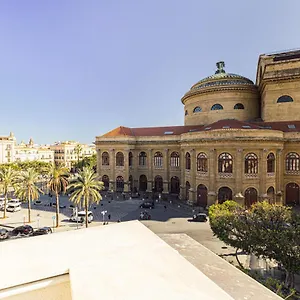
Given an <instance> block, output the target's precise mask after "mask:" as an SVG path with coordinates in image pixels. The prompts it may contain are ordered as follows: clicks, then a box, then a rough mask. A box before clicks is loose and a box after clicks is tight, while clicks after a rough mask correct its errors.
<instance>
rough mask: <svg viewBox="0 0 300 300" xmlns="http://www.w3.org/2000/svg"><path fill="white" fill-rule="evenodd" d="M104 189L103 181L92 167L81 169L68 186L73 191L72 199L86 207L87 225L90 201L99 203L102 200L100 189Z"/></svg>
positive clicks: (86, 222)
mask: <svg viewBox="0 0 300 300" xmlns="http://www.w3.org/2000/svg"><path fill="white" fill-rule="evenodd" d="M102 189H103V182H102V181H99V180H98V178H97V174H96V173H95V172H94V170H93V169H92V168H91V167H84V168H83V170H82V171H79V173H78V175H77V176H75V177H74V178H73V179H72V180H71V181H70V184H69V186H68V191H69V192H70V193H71V196H70V200H71V201H73V202H74V203H76V204H78V205H79V206H84V208H85V226H86V227H88V218H87V216H88V208H89V205H90V203H95V202H96V203H99V201H100V200H102V197H101V194H100V191H101V190H102Z"/></svg>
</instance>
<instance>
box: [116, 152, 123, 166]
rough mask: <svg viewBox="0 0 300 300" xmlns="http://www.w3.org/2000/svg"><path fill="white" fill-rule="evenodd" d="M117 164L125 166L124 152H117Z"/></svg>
mask: <svg viewBox="0 0 300 300" xmlns="http://www.w3.org/2000/svg"><path fill="white" fill-rule="evenodd" d="M116 166H118V167H122V166H124V154H123V153H122V152H118V153H117V154H116Z"/></svg>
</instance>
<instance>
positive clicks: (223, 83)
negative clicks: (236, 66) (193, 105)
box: [182, 61, 254, 100]
mask: <svg viewBox="0 0 300 300" xmlns="http://www.w3.org/2000/svg"><path fill="white" fill-rule="evenodd" d="M216 65H217V71H216V72H215V74H213V75H211V76H208V77H206V78H204V79H202V80H200V81H198V82H197V83H196V84H194V85H193V86H192V87H191V89H190V90H189V91H188V92H187V93H186V94H185V95H184V96H183V97H182V100H184V99H186V98H188V97H189V96H192V95H194V94H197V93H201V92H202V91H203V92H204V90H205V91H207V90H212V91H213V90H219V89H220V88H221V89H224V88H225V89H226V87H228V88H232V87H233V86H238V87H241V86H244V87H245V86H248V87H251V88H252V87H254V83H253V81H251V80H250V79H248V78H246V77H243V76H241V75H237V74H233V73H226V72H225V70H224V67H225V63H224V62H223V61H220V62H217V64H216ZM246 88H247V87H246Z"/></svg>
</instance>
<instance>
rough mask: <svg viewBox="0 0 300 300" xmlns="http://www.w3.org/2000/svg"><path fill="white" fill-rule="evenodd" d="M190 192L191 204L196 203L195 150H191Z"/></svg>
mask: <svg viewBox="0 0 300 300" xmlns="http://www.w3.org/2000/svg"><path fill="white" fill-rule="evenodd" d="M190 153H191V170H190V174H191V182H190V183H191V192H190V202H191V204H193V203H195V202H196V201H197V197H196V194H197V192H196V191H197V187H196V151H195V149H192V150H191V152H190Z"/></svg>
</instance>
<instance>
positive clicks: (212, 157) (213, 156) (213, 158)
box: [208, 149, 218, 201]
mask: <svg viewBox="0 0 300 300" xmlns="http://www.w3.org/2000/svg"><path fill="white" fill-rule="evenodd" d="M217 168H218V158H217V152H216V150H215V149H211V150H210V151H209V157H208V172H209V187H208V191H209V193H210V192H213V193H215V194H216V193H217V191H216V176H217V175H216V174H217V172H218V169H217ZM212 195H213V194H212ZM208 196H209V195H208ZM215 196H216V195H215ZM208 198H209V197H208ZM208 201H209V200H208Z"/></svg>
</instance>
